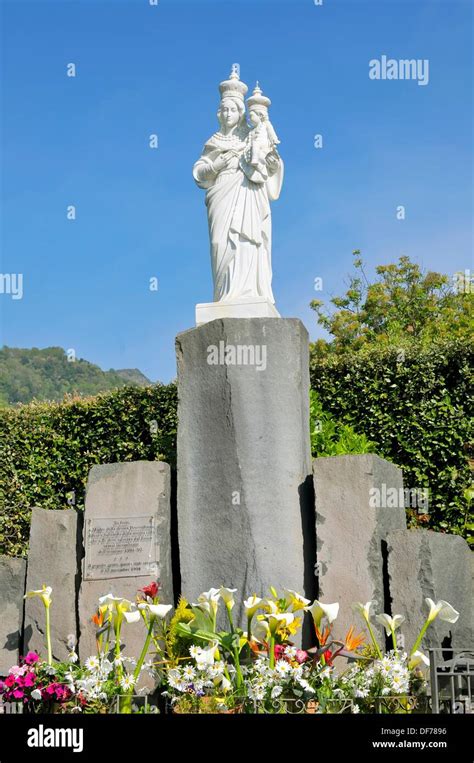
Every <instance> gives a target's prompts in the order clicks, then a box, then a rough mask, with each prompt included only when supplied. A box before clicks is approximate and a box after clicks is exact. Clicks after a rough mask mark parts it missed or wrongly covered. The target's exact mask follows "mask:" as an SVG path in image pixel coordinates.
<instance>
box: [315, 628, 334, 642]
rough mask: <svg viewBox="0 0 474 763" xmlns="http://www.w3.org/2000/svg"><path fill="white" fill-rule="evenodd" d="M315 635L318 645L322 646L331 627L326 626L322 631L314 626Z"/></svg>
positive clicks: (329, 633)
mask: <svg viewBox="0 0 474 763" xmlns="http://www.w3.org/2000/svg"><path fill="white" fill-rule="evenodd" d="M315 630H316V637H317V639H318V643H319V646H324V645H325V644H327V642H328V638H329V636H330V635H331V628H330V627H328V626H326V627H325V628H323V630H322V631H320V630H319V628H316V627H315Z"/></svg>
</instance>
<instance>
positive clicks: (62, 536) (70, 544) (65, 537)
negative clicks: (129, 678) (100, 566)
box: [24, 508, 81, 660]
mask: <svg viewBox="0 0 474 763" xmlns="http://www.w3.org/2000/svg"><path fill="white" fill-rule="evenodd" d="M80 531H81V527H80V523H79V522H78V514H77V512H76V511H74V510H73V509H65V510H64V511H53V510H51V509H40V508H34V509H33V512H32V515H31V527H30V545H29V551H28V571H27V576H26V590H27V591H32V590H38V589H40V588H42V587H43V583H44V584H45V585H47V586H51V588H52V589H53V592H52V594H51V598H52V604H51V609H50V616H51V646H52V651H53V658H54V659H55V660H65V659H67V656H68V653H69V649H68V645H67V644H68V638H69V636H74V638H75V639H77V635H78V633H77V617H76V602H77V593H78V589H79V565H80V534H81V532H80ZM45 642H46V639H45V611H44V605H43V602H42V601H41V599H40V598H39V597H37V596H35V597H34V598H31V599H26V601H25V631H24V644H25V652H27V651H28V650H29V649H32V650H36V651H38V652H39V653H40V654H41V656H42V657H43V658H44V659H46V658H47V653H46V643H45Z"/></svg>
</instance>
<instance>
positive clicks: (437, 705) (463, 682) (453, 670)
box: [428, 648, 474, 713]
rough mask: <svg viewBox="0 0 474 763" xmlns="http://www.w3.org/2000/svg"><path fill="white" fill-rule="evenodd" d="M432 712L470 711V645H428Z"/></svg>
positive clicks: (473, 675) (473, 674)
mask: <svg viewBox="0 0 474 763" xmlns="http://www.w3.org/2000/svg"><path fill="white" fill-rule="evenodd" d="M428 651H429V656H430V687H431V706H432V712H433V713H474V648H471V649H454V650H453V649H447V648H444V649H443V648H438V649H429V650H428Z"/></svg>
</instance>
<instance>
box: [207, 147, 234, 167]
mask: <svg viewBox="0 0 474 763" xmlns="http://www.w3.org/2000/svg"><path fill="white" fill-rule="evenodd" d="M235 155H236V154H235V151H232V150H230V151H224V152H223V153H222V154H219V156H218V157H217V158H216V159H214V161H213V162H212V167H213V169H214V171H215V172H220V171H221V170H223V169H224V168H226V167H228V166H229V164H230V162H231V161H232V159H233V158H234V156H235Z"/></svg>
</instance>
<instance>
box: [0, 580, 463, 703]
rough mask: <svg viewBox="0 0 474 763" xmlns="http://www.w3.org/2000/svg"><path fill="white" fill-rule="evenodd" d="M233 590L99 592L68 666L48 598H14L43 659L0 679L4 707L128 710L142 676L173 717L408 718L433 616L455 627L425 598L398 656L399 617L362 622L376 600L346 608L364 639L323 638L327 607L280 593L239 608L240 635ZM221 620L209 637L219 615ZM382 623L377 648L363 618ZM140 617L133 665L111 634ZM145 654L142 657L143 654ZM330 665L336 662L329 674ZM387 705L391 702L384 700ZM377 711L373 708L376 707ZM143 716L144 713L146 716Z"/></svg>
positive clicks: (444, 605) (330, 623)
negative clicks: (41, 617) (85, 636)
mask: <svg viewBox="0 0 474 763" xmlns="http://www.w3.org/2000/svg"><path fill="white" fill-rule="evenodd" d="M235 593H236V590H235V589H231V588H226V587H224V586H221V587H220V588H210V589H209V590H208V591H205V592H203V593H202V594H201V595H200V596H199V597H198V599H197V602H195V603H192V604H189V603H188V602H187V601H186V600H185V599H183V598H182V599H181V600H180V602H179V604H178V606H177V608H176V610H175V612H174V614H173V616H172V617H171V618H170V620H169V622H168V620H167V618H168V615H169V613H170V612H171V609H172V606H171V605H169V604H162V603H160V597H159V585H158V584H157V583H156V582H152V583H150V584H149V585H148V586H145V587H144V588H142V589H140V590H139V591H138V593H137V597H136V600H135V601H134V602H132V601H130V600H128V599H124V598H121V597H118V596H114V595H112V594H111V593H110V594H107V595H105V596H102V597H101V598H100V599H99V603H98V609H97V612H96V613H95V614H94V616H93V618H92V619H93V621H94V623H95V625H96V628H97V630H96V641H97V654H96V655H93V656H90V657H88V658H87V659H86V660H85V661H84V664H82V665H81V664H80V662H79V659H78V655H77V653H76V651H75V643H74V639H73V638H72V637H71V639H70V642H69V649H70V653H69V659H68V660H67V661H66V662H54V661H53V658H52V649H51V637H50V624H49V610H50V606H51V603H52V590H51V588H50V587H47V586H45V585H43V588H42V589H40V590H38V591H29V592H28V593H27V594H26V596H27V597H30V596H38V597H40V598H41V600H42V601H43V604H44V607H45V613H46V618H45V619H46V628H45V634H46V651H47V660H42V659H41V658H40V656H39V655H38V654H37V653H36V652H29V653H28V654H27V655H26V656H25V657H24V658H23V659H21V660H20V662H19V665H14V666H13V667H12V668H11V669H10V671H9V674H8V676H7V677H6V679H5V680H4V681H1V682H0V697H1V698H2V699H3V701H4V702H22V703H23V704H24V705H25V707H26V709H27V710H28V711H31V712H45V711H50V712H86V713H101V712H111V711H113V709H114V707H118V709H119V711H120V712H124V713H131V712H140V710H139V708H138V706H137V702H136V701H134V697H136V696H137V694H138V695H140V693H143V691H144V690H143V689H139V688H137V685H138V684H139V681H140V678H141V676H142V674H143V673H148V674H149V675H151V676H152V677H153V678H154V680H155V682H156V684H157V685H158V686H160V689H161V692H162V695H163V696H164V697H165V698H166V699H167V702H168V703H169V705H170V706H171V708H172V710H173V711H174V712H180V713H189V712H192V713H200V712H205V713H217V712H226V713H233V712H264V713H268V712H270V713H271V712H301V711H306V712H318V713H321V712H342V711H344V708H349V709H350V711H351V712H356V713H357V712H363V713H364V712H374V709H375V711H377V712H384V711H385V712H398V711H401V712H409V711H410V710H411V707H412V705H411V704H410V701H409V700H410V697H413V696H416V695H418V696H419V695H420V694H422V693H423V691H424V689H425V686H426V678H425V675H424V673H423V670H424V668H425V667H426V666H427V665H429V661H428V658H427V657H426V656H425V655H424V654H423V653H422V652H421V651H420V650H419V647H420V645H421V642H422V639H423V636H424V634H425V633H426V630H427V628H428V627H429V625H430V624H431V623H432V622H433V621H434V620H435V619H436V618H437V617H439V618H441V619H444V620H446V621H448V622H450V623H454V622H456V620H457V619H458V617H459V613H458V612H456V610H455V609H454V608H453V607H452V606H451V605H450V604H449V603H448V602H445V601H439V602H437V603H435V602H434V601H432V600H431V599H426V603H427V605H428V607H429V612H428V615H427V618H426V621H425V623H424V625H423V627H422V629H421V631H420V634H419V636H418V638H417V639H416V640H415V643H414V644H413V647H412V649H411V651H410V652H409V653H407V652H405V651H404V652H400V651H399V650H398V648H397V640H396V631H397V629H398V628H400V626H401V625H402V623H403V622H404V618H403V616H401V615H394V616H391V615H388V614H385V613H381V614H378V615H374V609H375V606H376V602H373V601H369V602H367V603H366V604H361V603H356V604H355V605H354V611H355V613H357V614H358V615H359V616H360V617H361V619H362V621H363V623H364V626H365V629H366V633H355V629H354V626H351V628H350V629H349V631H348V632H347V634H346V636H345V637H344V638H343V639H342V640H338V639H337V638H336V637H335V636H334V635H333V628H334V623H335V621H336V619H337V616H338V613H339V604H338V603H331V604H328V603H325V602H321V601H318V600H316V601H314V602H312V603H311V601H310V600H308V599H306V598H305V597H304V596H302V595H301V594H299V593H297V592H296V591H293V590H290V589H283V591H282V592H280V593H278V592H277V591H276V589H275V588H273V587H272V588H270V592H269V596H268V597H265V598H260V597H258V596H257V595H256V594H253V595H251V596H249V597H248V598H247V599H245V600H244V601H243V610H244V612H245V621H246V629H245V630H244V629H242V628H241V627H239V626H238V625H236V624H235V622H234V618H233V609H234V606H235V598H234V594H235ZM222 607H223V608H224V609H225V615H226V619H227V623H228V627H227V628H226V629H219V628H218V625H217V624H218V622H220V620H219V608H222ZM305 613H309V614H310V615H311V618H312V621H313V626H314V634H315V640H316V642H317V644H316V646H314V647H311V648H310V649H307V650H303V649H299V648H298V647H297V646H296V645H295V643H294V638H295V636H296V634H297V633H298V631H299V629H300V627H301V625H302V622H303V616H304V614H305ZM374 619H375V620H376V622H378V623H380V624H381V625H383V626H384V629H385V632H386V635H387V636H388V637H391V639H392V645H393V648H392V649H391V650H390V651H388V652H385V651H384V650H382V648H381V647H380V645H379V643H378V641H377V639H376V637H375V635H374V630H373V627H372V623H373V620H374ZM137 621H142V623H143V625H144V643H143V648H142V650H141V652H140V654H139V656H138V658H136V659H135V658H134V657H130V656H126V655H125V654H124V650H123V644H122V638H121V633H122V628H123V627H124V626H126V624H127V623H133V622H137ZM151 650H153V651H152V653H150V652H151ZM338 657H343V658H346V659H347V660H348V665H347V666H346V667H345V668H344V669H343V670H341V671H337V670H336V669H335V661H336V660H337V658H338ZM393 699H395V700H396V701H397V702H396V703H395V704H393V703H392V704H390V701H389V700H393ZM381 707H382V708H384V709H380V708H381ZM153 710H154V708H153V709H152V711H153Z"/></svg>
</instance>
